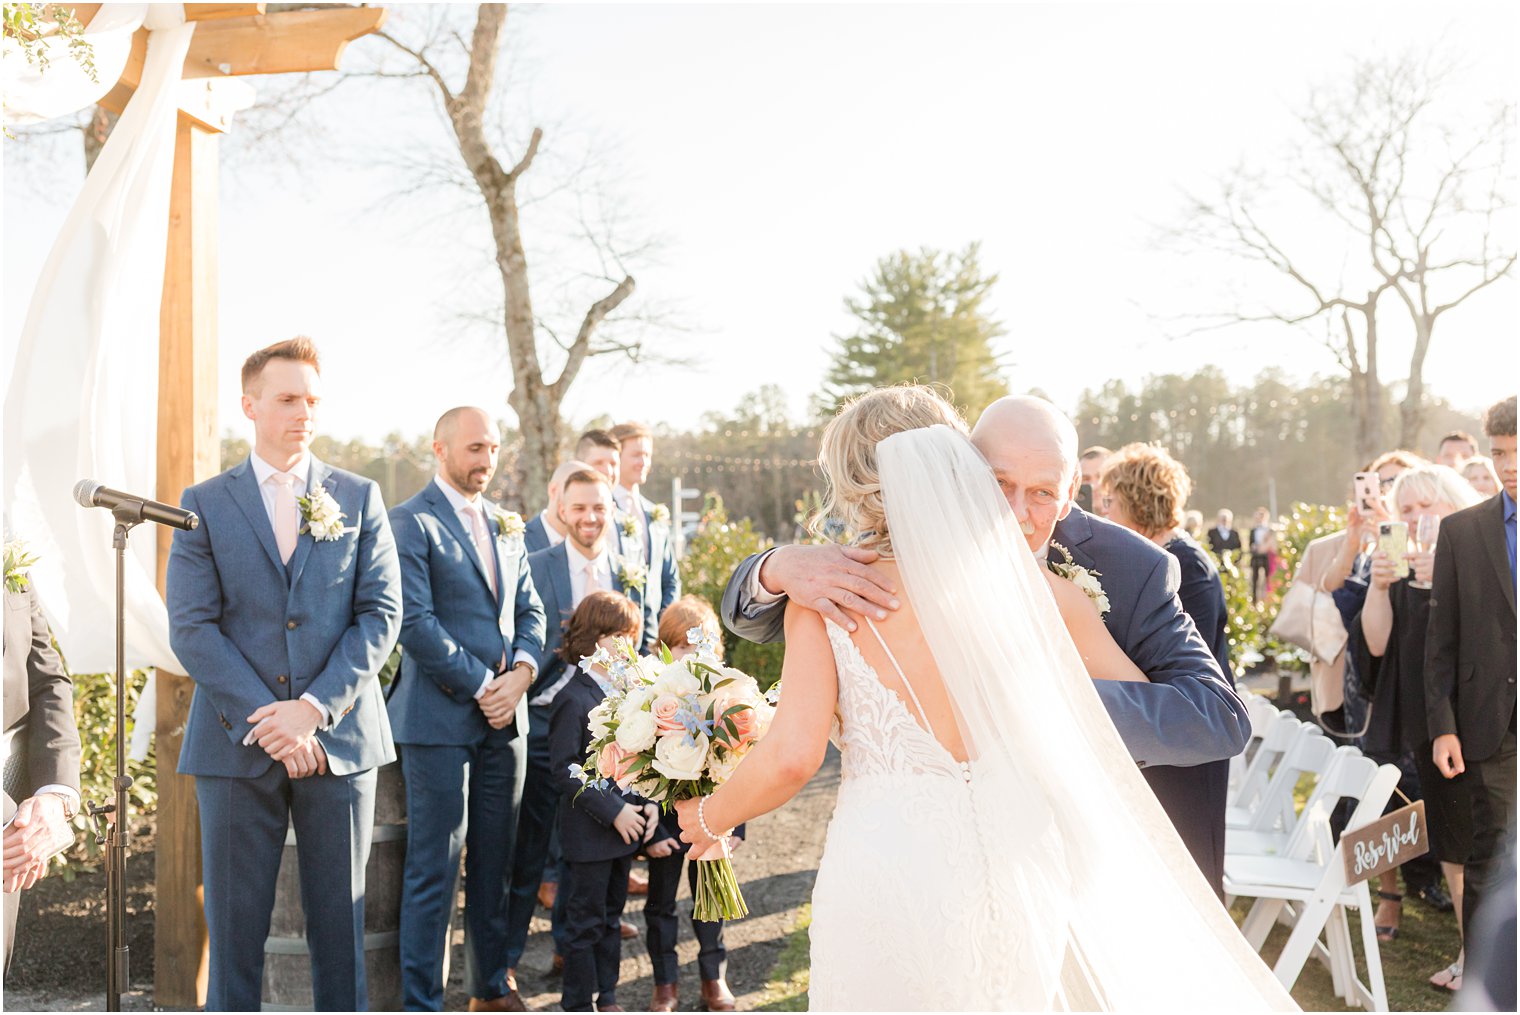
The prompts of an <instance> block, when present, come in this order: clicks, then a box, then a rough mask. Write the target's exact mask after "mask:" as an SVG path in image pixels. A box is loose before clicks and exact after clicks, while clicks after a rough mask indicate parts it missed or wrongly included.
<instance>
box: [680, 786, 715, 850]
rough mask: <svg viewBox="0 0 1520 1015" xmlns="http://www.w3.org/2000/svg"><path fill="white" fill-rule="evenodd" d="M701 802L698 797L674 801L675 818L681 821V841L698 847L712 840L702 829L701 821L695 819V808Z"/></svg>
mask: <svg viewBox="0 0 1520 1015" xmlns="http://www.w3.org/2000/svg"><path fill="white" fill-rule="evenodd" d="M701 803H702V801H701V798H700V797H698V798H696V799H692V800H677V801H676V819H677V820H679V821H680V822H681V841H682V842H687V843H690V844H691V845H693V846H697V847H699V848H700V847H704V846H707V845H708V844H710V843H711V842H712V840H711V839H709V838H708V837H707V833H706V832H704V831H702V822H701V821H699V820H698V819H697V808H698V807H699V806H701Z"/></svg>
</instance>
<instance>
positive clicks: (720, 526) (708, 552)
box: [681, 495, 783, 690]
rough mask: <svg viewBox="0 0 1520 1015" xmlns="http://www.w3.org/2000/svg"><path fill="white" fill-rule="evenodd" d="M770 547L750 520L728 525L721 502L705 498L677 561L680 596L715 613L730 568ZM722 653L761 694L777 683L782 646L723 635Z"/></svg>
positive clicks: (726, 584)
mask: <svg viewBox="0 0 1520 1015" xmlns="http://www.w3.org/2000/svg"><path fill="white" fill-rule="evenodd" d="M770 545H771V543H770V541H769V540H768V539H766V538H765V537H764V536H762V535H761V534H760V533H758V532H756V531H755V526H754V524H753V523H752V522H751V521H750V520H749V519H748V518H745V519H741V520H740V521H737V522H735V521H730V520H729V517H728V511H727V510H726V509H725V508H724V507H723V498H721V497H718V496H716V495H714V496H709V497H708V499H707V503H706V505H705V506H704V508H703V511H702V520H701V521H700V522H699V523H698V524H697V534H696V535H695V536H693V537H692V539H691V541H690V542H689V543H687V544H686V556H685V558H684V559H683V560H682V561H681V589H682V591H683V592H685V593H687V594H690V595H694V596H701V597H702V598H703V599H705V600H707V601H708V602H709V603H711V604H712V608H713V609H714V610H716V609H718V608H719V606H720V605H721V604H722V602H723V590H724V589H725V588H726V587H727V586H728V579H729V577H730V576H731V575H732V574H733V573H734V568H736V567H738V566H739V564H740V563H742V562H743V561H744V558H746V557H748V556H749V555H750V554H752V553H759V552H760V551H761V550H764V549H766V548H767V547H769V546H770ZM723 650H724V653H725V654H726V657H727V659H728V662H729V664H730V665H732V666H735V667H737V668H739V669H741V670H743V671H744V672H746V673H748V674H749V675H750V676H752V677H754V678H755V680H756V681H757V682H758V683H759V684H760V687H761V689H762V690H764V689H768V688H769V687H770V686H771V685H772V684H774V683H775V682H776V681H777V680H779V679H780V678H781V656H782V652H783V646H781V645H780V644H775V645H756V644H754V643H753V642H748V641H745V640H744V639H743V638H740V637H739V636H737V635H735V634H734V633H733V632H731V631H728V630H727V629H725V630H724V631H723Z"/></svg>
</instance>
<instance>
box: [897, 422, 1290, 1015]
mask: <svg viewBox="0 0 1520 1015" xmlns="http://www.w3.org/2000/svg"><path fill="white" fill-rule="evenodd" d="M877 466H878V470H879V475H880V479H881V489H882V495H883V499H884V502H885V506H886V515H887V528H888V530H889V532H890V535H891V540H892V546H893V552H894V553H895V554H896V556H897V559H898V563H899V566H900V568H901V573H902V579H903V586H904V589H905V590H906V592H907V595H908V598H909V600H910V601H911V602H912V604H913V609H914V611H915V612H916V613H917V615H918V620H919V623H920V624H921V625H922V627H923V632H924V636H925V638H926V640H927V642H928V645H929V648H930V650H931V651H932V652H933V655H934V658H935V661H936V663H937V664H938V666H939V671H940V674H941V677H942V679H943V681H944V685H945V689H946V692H947V694H948V696H949V698H950V700H951V702H952V704H953V706H954V709H955V712H956V717H957V720H958V722H959V724H960V730H961V735H962V736H963V738H964V739H965V743H966V747H967V750H968V752H969V756H970V759H971V771H972V780H971V791H972V799H973V809H974V811H975V814H976V819H975V820H976V829H975V831H976V837H977V840H978V841H979V843H980V846H981V849H982V852H983V855H984V856H985V857H986V858H987V865H986V866H987V871H988V873H987V878H988V886H987V889H988V892H989V895H990V898H991V900H992V902H993V905H992V906H991V907H990V910H991V916H990V918H989V922H988V925H987V926H985V927H979V928H972V929H971V930H972V933H973V936H974V938H975V940H976V945H975V947H976V951H977V952H978V953H980V954H981V955H982V956H984V961H983V965H984V966H985V968H986V975H987V976H988V977H989V978H990V979H991V980H992V981H993V982H994V983H995V984H996V986H997V987H998V990H997V994H996V996H1001V997H1007V998H1009V1000H1010V1006H1012V1007H1020V1008H1023V1007H1029V1008H1046V1007H1064V1008H1070V1009H1072V1010H1126V1011H1127V1010H1136V1009H1167V1010H1190V1009H1209V1010H1234V1009H1287V1010H1292V1009H1296V1007H1297V1006H1296V1005H1295V1004H1294V1003H1293V1000H1292V998H1291V997H1289V995H1288V993H1287V991H1286V990H1284V989H1283V987H1282V985H1281V984H1280V983H1278V981H1277V980H1276V979H1275V978H1273V976H1272V974H1271V972H1270V971H1269V970H1268V969H1267V967H1266V966H1265V965H1264V964H1263V963H1262V961H1261V959H1260V958H1259V957H1258V956H1257V955H1256V953H1255V952H1254V951H1252V950H1251V948H1250V946H1249V945H1248V944H1247V943H1246V941H1245V939H1244V938H1243V937H1242V936H1241V934H1240V932H1239V931H1238V930H1237V928H1236V926H1235V924H1234V922H1233V921H1232V920H1231V919H1230V917H1229V914H1228V913H1227V912H1226V911H1225V909H1224V907H1222V906H1221V905H1220V903H1219V900H1218V898H1217V897H1216V896H1215V895H1214V893H1213V891H1212V890H1211V889H1210V888H1209V886H1208V884H1207V882H1206V881H1205V880H1204V878H1203V876H1202V875H1201V874H1200V873H1199V871H1198V868H1197V866H1196V865H1195V864H1194V862H1193V859H1192V857H1191V856H1190V855H1189V854H1188V852H1187V849H1186V848H1185V847H1184V846H1183V843H1182V840H1181V839H1180V838H1179V837H1178V836H1177V833H1176V831H1175V830H1174V829H1173V827H1172V824H1171V822H1170V821H1169V820H1168V818H1167V816H1166V814H1165V813H1164V812H1163V811H1162V809H1161V806H1160V805H1159V804H1158V803H1157V802H1156V798H1155V796H1154V794H1152V792H1151V790H1150V789H1149V787H1148V786H1147V785H1146V784H1145V780H1144V779H1142V778H1141V776H1140V773H1139V770H1138V769H1137V768H1136V766H1135V763H1134V761H1133V760H1131V758H1130V756H1129V753H1128V752H1127V751H1126V750H1125V748H1124V744H1123V742H1122V741H1121V740H1120V738H1119V734H1118V732H1117V731H1116V730H1115V728H1114V725H1113V722H1112V721H1111V720H1110V719H1109V717H1108V714H1107V712H1106V711H1105V709H1104V707H1103V705H1102V703H1101V702H1100V700H1099V698H1098V696H1097V693H1096V692H1095V691H1094V690H1093V687H1092V682H1091V681H1090V680H1089V678H1088V676H1087V673H1086V670H1085V668H1084V666H1083V664H1082V660H1081V658H1080V657H1079V656H1078V654H1077V651H1076V647H1075V646H1074V645H1073V643H1072V641H1071V638H1070V636H1069V635H1068V634H1067V632H1066V628H1065V626H1064V625H1063V623H1062V621H1061V617H1060V614H1059V612H1058V611H1057V608H1056V605H1055V602H1054V600H1053V599H1052V597H1051V594H1050V590H1049V588H1048V587H1047V585H1046V580H1045V578H1044V576H1043V575H1042V573H1041V569H1040V567H1039V565H1038V564H1037V563H1036V561H1035V559H1034V556H1033V555H1032V554H1031V553H1030V552H1029V547H1028V545H1027V544H1026V543H1025V541H1024V539H1023V538H1022V536H1021V535H1020V533H1019V527H1018V523H1017V522H1016V521H1015V519H1014V517H1013V513H1012V511H1011V510H1010V509H1009V507H1008V504H1007V502H1006V501H1005V500H1004V499H1003V496H1002V494H1001V492H1000V490H999V489H998V486H997V483H996V481H995V480H994V478H993V475H992V471H991V469H990V468H989V467H988V465H987V463H986V461H985V460H984V459H983V458H982V457H981V455H980V454H979V453H978V452H977V451H976V449H975V448H974V447H973V446H972V444H971V442H970V441H969V440H967V438H966V437H965V436H964V435H962V434H960V433H959V432H957V431H955V430H953V429H951V428H950V427H947V426H942V425H941V426H934V427H929V428H926V429H918V430H909V431H905V432H903V433H899V434H894V435H893V436H891V437H889V438H887V439H886V440H883V441H882V442H881V443H880V444H879V445H878V447H877ZM978 866H979V865H978Z"/></svg>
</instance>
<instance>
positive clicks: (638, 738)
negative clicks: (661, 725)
mask: <svg viewBox="0 0 1520 1015" xmlns="http://www.w3.org/2000/svg"><path fill="white" fill-rule="evenodd" d="M654 736H655V726H654V716H652V715H650V714H649V713H648V712H635V713H633V714H632V715H630V716H627V717H626V718H623V717H619V719H618V731H617V745H618V746H619V747H621V748H622V749H623V750H625V751H627V752H628V753H629V754H638V753H640V752H642V751H647V750H649V748H650V745H652V744H653V743H654ZM656 764H658V763H656ZM671 778H676V777H675V776H672V777H671ZM681 778H696V777H695V776H682V777H681Z"/></svg>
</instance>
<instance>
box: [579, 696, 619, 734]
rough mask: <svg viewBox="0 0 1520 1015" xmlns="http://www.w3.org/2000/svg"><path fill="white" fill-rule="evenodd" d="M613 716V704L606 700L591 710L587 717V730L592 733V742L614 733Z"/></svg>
mask: <svg viewBox="0 0 1520 1015" xmlns="http://www.w3.org/2000/svg"><path fill="white" fill-rule="evenodd" d="M612 716H613V712H612V703H611V702H609V701H606V700H605V699H604V700H603V701H602V703H601V704H600V705H597V706H596V708H593V709H592V710H591V714H589V715H588V716H586V728H587V729H588V730H590V731H591V739H592V740H600V739H602V738H603V737H605V736H606V735H607V734H609V733H611V732H612Z"/></svg>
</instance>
